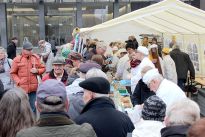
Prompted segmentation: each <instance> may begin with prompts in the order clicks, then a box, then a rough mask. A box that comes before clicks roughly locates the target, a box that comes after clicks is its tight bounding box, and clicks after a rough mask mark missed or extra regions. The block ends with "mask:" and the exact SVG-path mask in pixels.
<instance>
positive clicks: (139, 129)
mask: <svg viewBox="0 0 205 137" xmlns="http://www.w3.org/2000/svg"><path fill="white" fill-rule="evenodd" d="M163 127H164V125H163V123H162V122H160V121H152V120H141V121H140V122H138V123H137V124H135V129H134V130H133V132H132V137H161V133H160V131H161V129H162V128H163Z"/></svg>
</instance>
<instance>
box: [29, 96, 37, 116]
mask: <svg viewBox="0 0 205 137" xmlns="http://www.w3.org/2000/svg"><path fill="white" fill-rule="evenodd" d="M28 97H29V103H30V106H31V109H32V111H33V112H34V113H36V107H35V101H36V92H31V93H28Z"/></svg>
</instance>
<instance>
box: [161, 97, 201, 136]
mask: <svg viewBox="0 0 205 137" xmlns="http://www.w3.org/2000/svg"><path fill="white" fill-rule="evenodd" d="M199 118H200V109H199V106H198V104H197V103H196V102H194V101H192V100H190V99H188V98H185V99H182V100H180V101H177V102H175V103H173V104H172V105H171V106H170V107H168V108H167V112H166V116H165V120H164V123H165V125H166V127H164V128H162V129H161V137H187V132H188V129H189V127H190V126H191V125H192V124H194V123H195V122H196V121H197V120H199Z"/></svg>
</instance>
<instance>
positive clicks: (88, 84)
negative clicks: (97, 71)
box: [79, 77, 110, 94]
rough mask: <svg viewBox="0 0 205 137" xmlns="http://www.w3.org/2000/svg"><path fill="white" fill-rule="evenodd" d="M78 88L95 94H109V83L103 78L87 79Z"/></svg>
mask: <svg viewBox="0 0 205 137" xmlns="http://www.w3.org/2000/svg"><path fill="white" fill-rule="evenodd" d="M79 86H80V87H82V88H84V89H87V90H90V91H92V92H95V93H100V94H108V93H109V92H110V83H109V81H108V80H107V79H105V78H103V77H92V78H88V79H86V80H84V81H82V82H80V83H79Z"/></svg>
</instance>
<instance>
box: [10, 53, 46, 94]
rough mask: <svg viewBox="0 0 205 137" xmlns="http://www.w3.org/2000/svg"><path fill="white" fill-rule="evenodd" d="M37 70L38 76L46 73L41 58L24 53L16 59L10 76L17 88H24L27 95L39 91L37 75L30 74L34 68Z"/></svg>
mask: <svg viewBox="0 0 205 137" xmlns="http://www.w3.org/2000/svg"><path fill="white" fill-rule="evenodd" d="M34 67H35V68H37V70H38V75H41V74H43V73H44V72H45V66H44V65H43V64H41V61H40V58H39V56H38V55H36V54H32V55H31V56H27V55H25V54H23V53H22V55H18V56H17V57H16V58H14V60H13V63H12V66H11V70H10V74H11V77H12V79H13V80H14V82H15V84H16V85H17V86H20V87H21V88H23V89H24V90H25V91H26V93H30V92H33V91H36V90H37V87H38V80H37V74H33V73H31V72H30V70H31V69H32V68H34Z"/></svg>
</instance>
